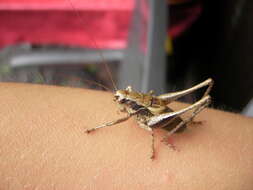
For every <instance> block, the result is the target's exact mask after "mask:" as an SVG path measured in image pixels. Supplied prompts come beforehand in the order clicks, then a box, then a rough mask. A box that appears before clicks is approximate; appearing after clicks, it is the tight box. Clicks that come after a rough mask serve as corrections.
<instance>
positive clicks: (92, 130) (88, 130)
mask: <svg viewBox="0 0 253 190" xmlns="http://www.w3.org/2000/svg"><path fill="white" fill-rule="evenodd" d="M94 131H95V129H94V128H93V129H87V130H85V133H87V134H89V133H91V132H94Z"/></svg>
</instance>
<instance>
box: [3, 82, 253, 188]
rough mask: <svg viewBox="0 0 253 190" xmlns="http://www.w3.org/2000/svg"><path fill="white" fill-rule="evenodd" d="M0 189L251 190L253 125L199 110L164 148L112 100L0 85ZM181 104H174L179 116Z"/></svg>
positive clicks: (109, 95) (67, 91) (66, 90)
mask: <svg viewBox="0 0 253 190" xmlns="http://www.w3.org/2000/svg"><path fill="white" fill-rule="evenodd" d="M0 92H1V93H0V105H1V106H0V189H13V190H16V189H17V190H20V189H27V190H30V189H36V190H41V189H43V190H44V189H45V190H46V189H61V190H62V189H73V190H79V189H82V190H83V189H110V190H111V189H121V190H129V189H145V190H146V189H152V190H153V189H166V190H167V189H170V190H174V189H177V190H181V189H182V190H183V189H193V190H203V189H212V190H216V189H217V190H227V189H229V190H251V189H253V148H252V147H253V119H252V118H247V117H243V116H241V115H239V114H233V113H227V112H223V111H218V110H214V109H205V110H204V111H202V112H201V113H200V114H199V115H198V116H197V118H196V120H197V121H203V124H202V125H197V126H195V125H194V126H193V125H190V126H189V127H188V128H187V129H186V130H185V131H184V132H183V133H180V134H175V135H173V136H172V137H171V138H170V141H171V142H173V144H174V145H175V146H176V147H177V151H174V150H172V149H170V148H169V147H168V146H166V145H165V144H164V143H162V142H160V140H162V138H163V137H164V135H165V134H166V131H165V130H160V129H158V130H156V131H155V148H156V158H155V160H154V161H152V160H151V159H150V154H151V135H150V134H149V132H148V131H145V130H144V129H141V128H140V127H138V125H137V122H136V121H135V119H134V118H131V119H129V120H127V121H125V122H122V123H120V124H117V125H115V126H111V127H108V128H104V129H101V130H98V131H95V132H94V133H91V134H86V133H85V132H84V131H85V130H86V129H89V128H93V127H95V126H98V125H100V124H103V123H105V122H109V121H113V120H116V119H118V118H120V117H123V116H125V114H124V113H120V112H119V111H118V107H117V105H116V104H115V102H113V97H112V93H108V92H101V91H92V90H84V89H75V88H63V87H55V86H42V85H29V84H15V83H1V84H0ZM185 106H187V105H185V104H181V103H173V104H171V106H170V108H172V109H173V110H178V109H180V108H183V107H185Z"/></svg>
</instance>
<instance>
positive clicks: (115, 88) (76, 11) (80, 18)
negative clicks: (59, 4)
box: [67, 0, 117, 91]
mask: <svg viewBox="0 0 253 190" xmlns="http://www.w3.org/2000/svg"><path fill="white" fill-rule="evenodd" d="M67 1H68V3H69V4H70V6H71V7H72V9H73V10H74V12H75V14H76V15H77V17H78V18H79V20H80V22H81V23H82V24H83V26H85V22H84V19H83V17H82V16H81V14H80V12H79V11H78V10H77V9H76V7H75V6H74V5H73V3H72V1H71V0H67ZM91 39H92V40H91V41H92V42H93V43H94V45H95V47H96V48H97V49H98V53H99V55H100V57H101V58H102V63H103V64H104V66H105V69H106V72H107V74H108V76H109V77H110V80H111V82H112V85H113V88H114V90H115V91H117V87H116V84H115V82H114V80H113V78H112V73H111V71H110V69H109V67H108V65H107V63H106V61H105V57H104V56H103V54H102V52H101V50H100V49H99V48H98V45H97V43H96V40H95V39H94V37H93V36H91Z"/></svg>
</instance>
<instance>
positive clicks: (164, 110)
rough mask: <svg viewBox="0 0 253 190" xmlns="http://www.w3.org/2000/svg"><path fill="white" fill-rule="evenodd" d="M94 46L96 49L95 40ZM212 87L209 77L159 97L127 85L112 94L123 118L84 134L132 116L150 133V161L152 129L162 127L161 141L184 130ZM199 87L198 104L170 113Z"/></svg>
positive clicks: (204, 104) (205, 104) (200, 107)
mask: <svg viewBox="0 0 253 190" xmlns="http://www.w3.org/2000/svg"><path fill="white" fill-rule="evenodd" d="M69 3H70V4H71V6H72V9H74V10H75V12H76V13H77V15H78V16H79V19H80V20H82V21H83V19H82V18H81V17H80V15H79V14H78V12H77V10H76V9H75V7H74V6H73V4H72V3H71V1H70V0H69ZM94 44H95V46H96V47H97V45H96V42H95V41H94ZM100 56H101V58H102V60H103V63H104V65H105V68H106V71H107V73H108V74H109V76H110V80H111V81H112V83H113V85H114V87H115V89H116V85H115V84H114V82H113V80H112V75H111V73H110V70H109V68H108V66H107V65H106V62H105V61H104V58H103V56H102V54H101V53H100ZM212 86H213V80H212V79H211V78H209V79H207V80H205V81H204V82H202V83H199V84H198V85H195V86H193V87H191V88H189V89H186V90H182V91H178V92H172V93H167V94H162V95H159V96H156V95H154V92H153V91H150V92H149V93H141V92H138V91H135V90H133V89H132V87H131V86H128V87H127V88H126V89H123V90H116V92H115V93H114V101H115V102H116V103H117V104H118V105H119V107H120V111H122V112H125V113H126V114H127V115H126V116H125V117H123V118H119V119H117V120H115V121H111V122H108V123H104V124H102V125H100V126H97V127H95V128H91V129H87V130H86V133H91V132H94V131H96V130H98V129H101V128H104V127H109V126H113V125H116V124H118V123H121V122H124V121H126V120H128V119H129V118H131V117H135V118H136V121H137V123H138V125H139V126H140V127H141V128H143V129H145V130H147V131H149V132H150V133H151V136H152V153H151V159H154V158H155V147H154V129H156V128H164V129H167V130H168V131H169V132H168V134H167V135H166V137H164V141H165V142H166V139H167V138H168V137H170V136H171V135H172V134H174V133H177V132H181V131H183V130H184V129H185V128H186V124H187V123H189V122H191V121H193V118H194V117H195V116H196V115H197V114H198V113H199V112H200V111H202V110H203V109H204V108H206V107H207V106H208V105H209V104H210V102H211V97H210V96H209V93H210V91H211V88H212ZM203 87H207V89H206V91H205V93H204V95H203V97H202V98H201V99H200V100H199V101H197V102H195V103H193V104H192V105H190V106H188V107H186V108H184V109H181V110H178V111H173V110H172V109H170V108H169V107H168V105H169V104H170V103H171V102H173V101H175V100H177V99H178V98H180V97H182V96H185V95H187V94H190V93H192V92H194V91H196V90H198V89H200V88H203ZM190 111H191V114H190V115H189V116H188V117H187V118H185V119H183V118H182V117H181V116H182V114H184V113H186V112H190Z"/></svg>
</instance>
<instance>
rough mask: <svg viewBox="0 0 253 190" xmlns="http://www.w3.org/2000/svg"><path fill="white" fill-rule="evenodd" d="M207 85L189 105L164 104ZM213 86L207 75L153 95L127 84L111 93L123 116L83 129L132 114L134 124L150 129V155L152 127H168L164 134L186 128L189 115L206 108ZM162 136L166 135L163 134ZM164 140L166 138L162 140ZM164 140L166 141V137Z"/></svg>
mask: <svg viewBox="0 0 253 190" xmlns="http://www.w3.org/2000/svg"><path fill="white" fill-rule="evenodd" d="M205 86H207V87H208V88H207V90H206V91H205V93H204V95H203V97H202V98H201V99H200V100H198V101H197V102H195V103H193V104H192V105H189V106H188V107H186V108H183V109H181V110H178V111H174V110H172V109H170V108H169V107H168V104H169V103H171V102H172V101H175V100H177V99H178V98H180V97H183V96H185V95H187V94H190V93H192V92H194V91H196V90H198V89H200V88H203V87H205ZM212 86H213V80H212V79H207V80H205V81H204V82H202V83H199V84H197V85H195V86H193V87H192V88H189V89H186V90H182V91H178V92H172V93H167V94H162V95H159V96H155V95H154V94H153V91H150V92H149V93H146V94H145V93H141V92H137V91H134V90H133V89H132V88H131V87H130V86H129V87H127V88H126V89H125V90H117V91H116V93H115V94H114V101H115V102H116V103H117V104H118V105H119V108H120V111H122V112H125V113H127V116H126V117H123V118H120V119H118V120H116V121H112V122H109V123H105V124H103V125H100V126H97V127H95V128H92V129H88V130H86V132H87V133H90V132H92V131H95V130H97V129H100V128H104V127H107V126H112V125H115V124H118V123H121V122H123V121H126V120H127V119H129V118H130V117H132V116H134V117H135V118H136V120H137V123H138V125H139V126H140V127H141V128H143V129H145V130H147V131H150V132H151V135H152V156H151V158H152V159H153V158H154V155H155V149H154V131H153V130H154V129H156V128H162V129H166V130H168V131H169V132H168V134H167V138H168V137H169V136H171V135H172V134H174V133H176V132H181V131H183V130H184V129H185V128H186V124H187V123H189V122H191V121H192V120H193V118H194V117H195V116H196V115H197V114H198V113H199V112H201V111H202V110H203V109H204V108H206V107H207V106H208V105H209V104H210V102H211V97H210V96H209V92H210V90H211V88H212ZM186 112H191V114H190V115H189V116H188V117H187V118H185V119H183V118H182V117H181V115H182V114H184V113H186ZM165 139H166V138H165ZM165 142H166V140H165ZM167 142H168V141H167Z"/></svg>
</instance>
